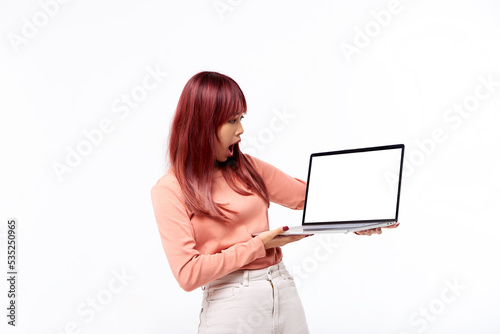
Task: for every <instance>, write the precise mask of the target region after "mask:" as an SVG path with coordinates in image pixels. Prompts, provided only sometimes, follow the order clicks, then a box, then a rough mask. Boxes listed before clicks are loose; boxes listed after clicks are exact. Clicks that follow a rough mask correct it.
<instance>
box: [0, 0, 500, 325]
mask: <svg viewBox="0 0 500 334" xmlns="http://www.w3.org/2000/svg"><path fill="white" fill-rule="evenodd" d="M47 2H49V0H40V2H38V1H34V0H33V1H2V2H1V5H0V6H1V9H0V22H1V34H0V35H1V36H2V39H1V42H0V55H1V57H2V58H1V60H2V61H1V62H0V108H1V119H0V145H1V151H0V157H1V159H2V160H1V173H0V191H1V196H0V205H1V207H0V212H1V214H0V219H1V222H2V223H1V228H0V236H1V243H2V244H1V245H0V249H1V253H2V256H1V259H2V260H1V262H2V263H3V264H2V268H3V269H4V270H5V271H4V274H2V277H4V276H6V272H7V269H6V265H5V263H6V227H7V219H8V218H11V217H14V218H17V219H18V223H19V230H18V234H19V249H18V258H17V259H18V263H19V264H18V271H19V277H18V286H17V289H18V309H17V325H18V326H17V327H16V328H15V329H12V328H11V327H10V326H7V324H6V322H7V317H6V313H7V311H6V305H7V302H8V301H7V297H6V295H7V289H8V288H7V281H6V280H5V279H1V280H0V282H1V283H0V291H1V292H0V295H1V296H2V297H1V302H0V305H2V310H3V311H2V314H1V317H0V318H1V319H3V320H2V324H1V325H0V326H1V328H2V333H3V332H4V329H5V328H7V329H8V333H44V334H49V333H194V332H196V328H197V324H198V314H199V310H200V306H201V293H200V290H197V291H195V292H190V293H188V292H185V291H183V290H182V289H181V288H180V287H178V285H177V283H176V282H175V280H174V279H173V276H172V274H171V272H170V268H169V267H168V263H167V260H166V258H165V255H164V253H163V249H162V247H161V243H160V238H159V233H158V230H157V226H156V222H155V220H154V216H153V210H152V207H151V202H150V197H149V191H150V189H151V187H152V186H153V184H154V183H155V182H156V181H157V180H158V179H159V178H160V177H161V175H163V173H164V172H165V168H164V167H165V166H164V155H165V148H166V146H165V143H166V138H167V136H168V130H169V126H170V121H171V119H172V116H173V113H174V110H175V107H176V104H177V101H178V98H179V95H180V92H181V90H182V88H183V86H184V85H185V83H186V82H187V80H188V79H189V78H190V77H191V76H192V75H194V74H195V73H197V72H199V71H202V70H214V71H220V72H222V73H225V74H227V75H229V76H231V77H232V78H234V79H235V80H236V81H237V82H238V83H239V84H240V86H241V88H242V89H243V91H244V93H245V95H246V98H247V101H248V115H247V116H246V118H245V120H244V126H245V134H244V135H243V141H244V142H243V143H242V147H244V150H245V151H246V152H248V153H252V154H255V155H256V156H257V157H259V158H261V159H263V160H265V161H267V162H269V163H271V164H274V165H275V166H277V167H279V168H280V169H282V170H283V171H285V172H287V173H288V174H290V175H293V176H295V177H299V178H305V177H306V173H307V163H308V157H309V154H310V153H311V152H316V151H328V150H336V149H347V148H356V147H366V146H376V145H385V144H395V143H404V144H406V156H407V157H408V159H409V160H407V161H405V164H406V167H407V170H406V173H405V177H404V180H403V190H402V198H401V207H400V217H399V218H400V222H401V225H400V227H398V228H397V229H395V230H386V231H384V233H383V234H382V235H375V236H371V237H363V236H356V235H354V234H350V235H338V236H314V237H311V238H308V239H306V240H304V241H301V242H300V243H296V244H291V245H287V246H285V247H284V254H285V263H286V265H287V266H288V268H289V269H290V270H291V271H292V272H294V273H295V276H296V280H297V283H298V287H299V293H300V295H301V297H302V301H303V304H304V308H305V310H306V314H307V317H308V323H309V327H310V331H311V333H384V334H387V333H394V334H403V333H410V334H413V333H440V334H442V333H453V334H456V333H497V332H498V331H499V330H500V325H499V322H498V314H499V309H500V306H499V300H500V287H499V285H498V282H499V281H500V272H499V270H498V264H497V262H498V260H497V257H498V254H499V252H500V246H499V243H498V235H499V232H500V227H499V225H500V224H499V218H498V217H499V216H500V215H499V209H498V203H499V200H500V194H499V190H498V189H499V186H500V175H499V172H498V171H499V168H500V164H499V161H500V159H499V153H498V142H499V139H500V136H499V131H498V128H499V125H500V123H499V117H500V116H499V112H498V111H499V106H500V98H499V96H500V86H499V85H498V82H499V81H500V38H499V37H500V34H499V32H500V26H499V22H500V21H499V20H498V18H499V17H500V16H499V15H500V5H499V4H498V2H496V1H493V0H482V1H481V0H475V1H465V0H453V1H452V0H447V1H439V0H433V1H431V0H418V1H417V0H414V1H410V0H401V1H400V2H399V4H398V3H396V5H394V6H395V7H394V6H393V5H391V4H390V2H389V1H388V0H383V1H380V0H377V1H359V0H358V1H351V2H349V1H337V0H336V1H326V0H321V1H320V0H318V1H290V0H289V1H284V0H281V1H243V0H241V1H237V0H231V1H230V0H221V1H214V0H204V1H184V2H181V1H153V0H148V1H123V0H122V1H117V0H115V1H77V0H73V1H68V2H67V3H65V4H60V5H59V6H58V9H57V10H56V9H55V7H54V6H53V7H52V12H51V16H49V15H48V14H45V12H44V10H43V9H42V5H43V4H45V3H47ZM224 4H225V5H226V7H223V6H224ZM216 5H218V6H219V8H220V9H219V12H218V11H217V9H216ZM45 7H47V6H45ZM388 7H390V8H391V9H393V12H394V13H393V14H391V16H390V18H388V16H387V15H385V16H384V15H382V14H381V13H384V12H381V11H382V10H384V11H387V8H388ZM224 8H225V9H224ZM394 8H396V9H395V10H394ZM224 10H225V11H224ZM48 11H50V10H48ZM374 13H375V14H374ZM377 13H378V14H377ZM375 17H378V18H379V20H382V19H385V21H384V25H382V24H380V23H377V20H376V19H375ZM381 17H382V19H381ZM33 22H35V24H36V25H37V26H34V28H33V26H32V27H31V28H30V25H32V24H34V23H33ZM367 29H368V32H369V34H370V35H371V37H370V36H367V35H366V30H367ZM370 29H371V30H370ZM23 34H24V35H23ZM16 41H17V42H16ZM347 44H349V45H351V50H353V49H352V48H354V47H356V53H352V54H351V55H350V56H346V55H345V54H344V53H343V52H342V48H341V46H344V48H345V47H346V45H347ZM356 45H357V46H356ZM148 69H149V70H155V69H157V70H159V71H161V72H168V75H164V76H160V80H159V82H158V83H157V85H156V87H155V88H154V89H151V90H150V91H145V90H142V92H146V94H147V95H142V96H141V98H143V99H142V101H140V102H138V103H137V105H136V106H135V108H128V109H127V107H124V106H125V104H124V103H123V102H121V99H122V98H123V96H125V95H130V94H132V93H133V92H135V94H139V93H140V92H141V89H142V88H141V85H142V82H143V79H144V78H145V77H147V75H148ZM481 78H483V79H481ZM488 78H490V79H491V80H492V81H493V82H496V86H494V85H493V86H491V85H490V86H489V89H490V90H488V89H487V88H486V87H485V86H484V84H482V81H481V80H488ZM149 83H150V84H152V83H153V81H149ZM476 93H478V94H479V96H480V97H481V100H480V99H478V98H477V97H476V95H475V94H476ZM136 96H139V95H136ZM475 102H477V104H474V103H475ZM463 103H469V104H470V105H469V109H473V111H471V112H470V113H468V114H467V116H466V117H462V116H458V114H456V113H453V114H449V112H448V110H449V109H450V108H453V107H454V105H458V106H460V105H462V104H463ZM119 106H120V107H121V109H117V108H118V107H119ZM119 110H121V111H119ZM116 111H119V112H118V113H116ZM127 111H128V113H126V112H127ZM106 120H108V121H107V122H108V123H109V122H111V123H110V124H112V130H109V131H108V133H105V134H104V135H103V137H102V138H100V140H97V139H96V140H95V142H96V144H95V145H91V146H90V148H89V146H87V149H88V151H87V153H88V154H87V155H86V156H83V157H82V159H81V161H80V162H79V163H78V164H76V163H75V164H76V166H75V167H73V168H71V172H68V173H64V175H63V176H62V180H59V179H58V177H57V175H56V173H55V171H54V167H53V166H54V163H60V164H66V162H65V160H66V158H67V156H68V154H69V152H70V150H73V149H76V147H77V146H78V145H80V146H82V145H85V142H87V143H88V141H87V139H86V137H85V135H84V132H85V131H87V132H89V131H91V130H94V129H97V128H98V127H99V124H101V122H103V121H104V122H106ZM433 135H434V139H433V142H431V138H432V137H433ZM96 138H98V137H96ZM252 138H253V140H252ZM82 147H83V146H82ZM89 152H90V153H89ZM300 219H301V212H291V211H290V210H287V209H282V208H279V207H275V206H272V207H271V211H270V224H271V226H272V227H278V226H281V225H297V224H299V223H300ZM118 273H121V274H118ZM117 275H122V276H124V277H122V281H119V280H117V279H116V276H117ZM450 286H454V287H452V288H450ZM92 300H96V303H97V304H96V305H94V306H93V307H92V306H91V305H92V304H91V303H92Z"/></svg>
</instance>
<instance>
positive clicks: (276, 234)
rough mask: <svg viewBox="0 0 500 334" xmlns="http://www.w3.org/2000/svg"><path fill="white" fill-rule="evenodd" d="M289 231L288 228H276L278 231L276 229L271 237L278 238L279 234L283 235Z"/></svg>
mask: <svg viewBox="0 0 500 334" xmlns="http://www.w3.org/2000/svg"><path fill="white" fill-rule="evenodd" d="M288 230H289V228H288V226H282V227H278V228H276V229H274V230H273V231H272V233H271V235H272V237H273V238H274V237H276V236H278V235H279V234H281V233H283V232H286V231H288Z"/></svg>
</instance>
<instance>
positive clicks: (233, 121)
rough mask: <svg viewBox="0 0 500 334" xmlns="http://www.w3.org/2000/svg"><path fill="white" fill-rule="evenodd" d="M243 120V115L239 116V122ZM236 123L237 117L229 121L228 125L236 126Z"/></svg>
mask: <svg viewBox="0 0 500 334" xmlns="http://www.w3.org/2000/svg"><path fill="white" fill-rule="evenodd" d="M243 118H244V117H243V115H241V117H240V121H241V120H242V119H243ZM236 121H238V117H236V118H235V119H232V120H229V123H231V124H236Z"/></svg>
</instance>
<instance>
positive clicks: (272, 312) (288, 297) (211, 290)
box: [198, 262, 309, 334]
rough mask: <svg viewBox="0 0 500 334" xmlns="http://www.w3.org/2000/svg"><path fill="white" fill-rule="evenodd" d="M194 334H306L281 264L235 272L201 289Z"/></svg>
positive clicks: (291, 285)
mask: <svg viewBox="0 0 500 334" xmlns="http://www.w3.org/2000/svg"><path fill="white" fill-rule="evenodd" d="M202 289H203V302H202V309H201V313H200V325H199V327H198V334H212V333H214V334H224V333H231V334H250V333H255V334H268V333H269V334H271V333H273V334H275V333H276V334H278V333H285V334H295V333H297V334H307V333H309V330H308V328H307V322H306V317H305V314H304V309H303V308H302V303H301V302H300V298H299V295H298V293H297V289H296V288H295V283H294V281H293V278H292V276H290V274H289V273H288V271H287V270H286V268H285V265H284V264H283V262H280V263H278V264H276V265H274V266H271V267H269V268H264V269H257V270H237V271H235V272H232V273H230V274H228V275H226V276H224V277H221V278H219V279H217V280H215V281H213V282H210V283H209V284H208V285H206V286H204V287H202Z"/></svg>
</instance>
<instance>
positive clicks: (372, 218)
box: [282, 144, 404, 235]
mask: <svg viewBox="0 0 500 334" xmlns="http://www.w3.org/2000/svg"><path fill="white" fill-rule="evenodd" d="M403 157H404V144H397V145H387V146H376V147H367V148H359V149H349V150H341V151H332V152H322V153H313V154H311V157H310V159H309V172H308V176H307V188H306V197H305V203H304V212H303V216H302V225H301V226H293V227H290V229H289V230H288V231H286V232H284V233H283V234H282V235H297V234H317V233H349V232H355V231H360V230H368V229H372V228H377V227H386V226H390V225H394V224H396V223H397V222H398V212H399V197H400V192H401V178H402V172H403Z"/></svg>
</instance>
